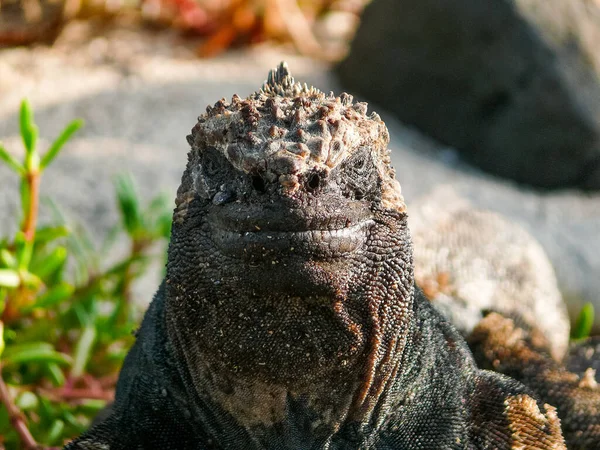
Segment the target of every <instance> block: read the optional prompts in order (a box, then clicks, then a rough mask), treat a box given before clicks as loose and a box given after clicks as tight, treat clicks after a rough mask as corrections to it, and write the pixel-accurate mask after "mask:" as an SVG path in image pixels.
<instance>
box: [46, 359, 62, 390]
mask: <svg viewBox="0 0 600 450" xmlns="http://www.w3.org/2000/svg"><path fill="white" fill-rule="evenodd" d="M46 371H47V373H48V377H49V378H50V381H52V384H53V385H54V386H56V387H58V386H63V385H64V384H65V375H64V373H63V371H62V370H61V368H60V367H59V366H58V364H55V363H50V364H47V365H46Z"/></svg>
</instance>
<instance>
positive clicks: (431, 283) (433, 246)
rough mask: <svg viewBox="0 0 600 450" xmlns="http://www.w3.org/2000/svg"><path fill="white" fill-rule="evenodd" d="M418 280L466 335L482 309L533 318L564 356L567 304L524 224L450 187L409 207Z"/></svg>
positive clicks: (555, 353)
mask: <svg viewBox="0 0 600 450" xmlns="http://www.w3.org/2000/svg"><path fill="white" fill-rule="evenodd" d="M410 225H411V231H412V237H413V244H414V262H415V279H416V281H417V284H418V285H419V286H421V288H422V289H423V291H424V292H425V294H426V295H427V297H428V298H430V299H431V301H432V303H433V304H434V306H435V307H436V308H437V309H439V310H440V311H441V312H442V313H443V314H444V315H445V316H446V317H447V318H449V319H450V321H451V322H452V323H453V324H454V325H455V326H456V327H457V328H458V329H459V331H460V332H461V333H463V335H464V336H465V337H466V336H468V335H469V334H471V332H472V331H473V328H475V326H476V325H477V324H478V323H479V321H480V320H481V319H483V317H484V316H485V314H486V312H487V311H496V312H500V313H502V314H504V315H507V316H509V317H515V316H516V317H519V318H521V319H523V320H525V321H526V323H528V324H529V325H536V326H537V328H538V329H539V330H540V331H541V332H542V333H543V334H544V335H545V336H546V338H547V339H548V342H549V343H550V349H551V352H552V356H554V357H555V359H556V360H561V359H562V357H563V356H564V354H565V352H566V350H567V346H568V343H569V330H570V327H569V318H568V315H567V308H566V306H565V304H564V302H563V299H562V296H561V294H560V291H559V289H558V284H557V281H556V276H555V274H554V270H553V269H552V265H551V263H550V261H549V259H548V256H546V254H545V253H544V250H543V249H542V247H541V246H540V244H538V243H537V242H536V240H535V239H534V238H533V237H532V236H531V235H530V234H529V233H527V232H526V231H525V230H524V229H523V228H522V227H521V226H519V225H516V224H515V223H512V222H509V221H508V220H506V219H505V218H503V217H502V216H500V215H499V214H496V213H493V212H490V211H484V210H481V209H477V208H474V207H473V206H472V205H471V204H470V203H469V202H468V201H466V200H465V199H463V198H461V197H459V196H458V195H457V194H456V193H455V192H454V190H453V189H452V186H440V187H438V188H436V190H435V192H433V193H432V194H428V195H426V196H425V197H423V198H420V199H418V200H417V201H416V202H415V203H413V204H411V206H410Z"/></svg>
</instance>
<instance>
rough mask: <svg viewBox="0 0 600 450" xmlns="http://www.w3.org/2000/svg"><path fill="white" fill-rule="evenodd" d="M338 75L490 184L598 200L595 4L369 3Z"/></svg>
mask: <svg viewBox="0 0 600 450" xmlns="http://www.w3.org/2000/svg"><path fill="white" fill-rule="evenodd" d="M337 73H338V75H339V77H340V79H341V81H342V84H343V85H344V86H345V87H346V88H347V89H348V90H350V91H355V92H357V93H360V94H362V95H363V96H364V97H366V99H367V100H371V101H375V102H377V103H379V104H380V105H382V106H384V107H385V108H387V109H389V110H390V111H392V112H393V113H394V114H396V116H397V117H398V118H400V119H401V120H403V121H405V122H407V123H409V124H413V125H416V126H417V127H418V128H420V129H421V130H423V131H424V132H425V133H427V134H429V135H431V136H433V137H435V138H436V139H438V140H440V141H442V142H444V143H446V144H449V145H452V146H454V147H456V148H457V149H459V151H460V152H461V153H462V154H463V155H464V157H465V158H466V159H467V160H469V161H471V162H473V163H474V164H476V165H477V166H479V167H481V168H484V169H485V170H487V171H489V172H491V173H494V174H497V175H501V176H504V177H508V178H511V179H514V180H517V181H519V182H521V183H526V184H531V185H534V186H539V187H544V188H557V187H566V186H579V187H583V188H591V189H600V2H598V1H596V0H508V1H498V0H456V1H438V0H421V1H412V0H374V1H373V2H372V3H371V4H370V5H369V6H368V7H367V8H366V10H365V12H364V15H363V17H362V22H361V25H360V27H359V30H358V33H357V34H356V36H355V39H354V41H353V43H352V47H351V51H350V54H349V56H348V57H347V59H346V60H345V61H343V62H342V63H341V64H340V65H339V66H338V67H337Z"/></svg>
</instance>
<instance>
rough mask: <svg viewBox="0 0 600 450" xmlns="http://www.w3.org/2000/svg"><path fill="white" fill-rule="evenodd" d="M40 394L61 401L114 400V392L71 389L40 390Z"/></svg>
mask: <svg viewBox="0 0 600 450" xmlns="http://www.w3.org/2000/svg"><path fill="white" fill-rule="evenodd" d="M39 392H40V393H43V394H44V395H47V396H48V397H51V398H54V399H59V400H105V401H107V402H110V401H112V400H114V398H115V393H114V391H112V390H111V391H97V390H95V389H84V388H71V389H52V390H49V389H40V390H39Z"/></svg>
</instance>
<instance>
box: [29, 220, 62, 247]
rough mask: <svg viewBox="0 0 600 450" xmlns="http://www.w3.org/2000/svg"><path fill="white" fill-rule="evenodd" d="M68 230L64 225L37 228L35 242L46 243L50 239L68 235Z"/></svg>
mask: <svg viewBox="0 0 600 450" xmlns="http://www.w3.org/2000/svg"><path fill="white" fill-rule="evenodd" d="M69 231H70V230H69V227H67V226H66V225H59V226H57V227H42V228H38V229H37V230H36V232H35V243H36V244H38V245H40V244H46V243H48V242H50V241H54V240H55V239H59V238H61V237H65V236H68V235H69Z"/></svg>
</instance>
